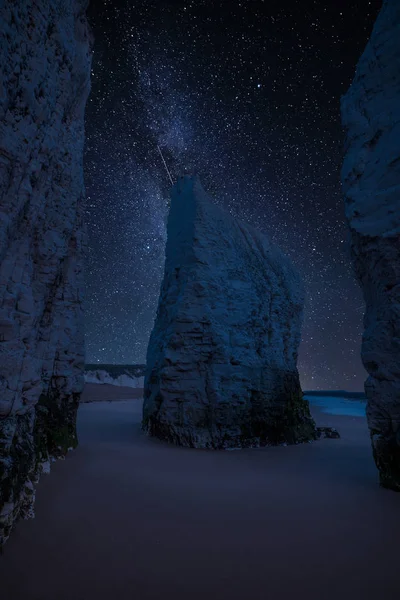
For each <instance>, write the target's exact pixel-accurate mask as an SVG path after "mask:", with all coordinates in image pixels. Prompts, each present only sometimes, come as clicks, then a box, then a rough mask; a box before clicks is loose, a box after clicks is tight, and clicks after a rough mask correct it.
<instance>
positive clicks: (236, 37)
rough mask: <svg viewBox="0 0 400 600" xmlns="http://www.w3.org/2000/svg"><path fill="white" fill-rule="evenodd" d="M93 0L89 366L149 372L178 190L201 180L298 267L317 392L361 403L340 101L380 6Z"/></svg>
mask: <svg viewBox="0 0 400 600" xmlns="http://www.w3.org/2000/svg"><path fill="white" fill-rule="evenodd" d="M362 4H363V3H361V2H356V1H355V0H346V1H342V2H339V1H338V2H328V1H326V2H324V1H319V0H318V1H315V2H314V1H312V0H309V1H308V0H305V1H303V0H302V1H301V2H300V1H297V2H294V1H290V2H289V1H287V0H280V1H279V2H262V1H260V2H258V1H251V2H250V1H249V2H244V1H242V2H234V1H232V2H221V1H220V2H217V1H214V0H212V1H211V0H209V1H205V0H203V1H201V0H196V1H195V2H194V1H188V2H168V1H166V2H161V1H148V2H129V1H128V0H120V1H117V0H109V1H106V0H103V1H102V2H100V1H99V2H94V1H92V4H91V8H90V11H89V16H90V19H91V22H92V26H93V29H94V34H95V37H96V40H97V41H96V46H95V53H94V62H93V73H92V77H93V78H92V94H91V97H90V100H89V103H88V109H87V118H86V130H87V149H86V159H85V170H86V188H87V195H88V200H87V226H88V241H89V248H88V257H87V269H86V270H87V300H86V315H87V316H86V339H87V362H102V363H143V362H144V361H145V355H146V348H147V342H148V338H149V335H150V331H151V328H152V325H153V320H154V316H155V310H156V306H157V300H158V292H159V286H160V281H161V278H162V274H163V261H164V245H165V237H166V233H165V224H166V218H167V213H168V192H169V186H170V184H169V180H168V175H167V173H166V171H165V168H164V166H163V163H162V161H161V157H160V154H159V153H158V150H157V146H158V145H159V146H160V147H161V148H162V151H163V154H164V156H165V159H166V162H167V164H168V167H169V169H170V171H171V174H172V178H173V179H174V178H176V176H177V175H178V174H179V173H183V172H195V173H198V174H199V175H200V176H201V179H202V182H203V185H204V187H205V189H207V190H208V192H209V193H210V194H211V195H212V196H213V197H214V198H215V201H216V202H218V203H220V204H221V205H223V206H224V207H225V208H226V209H227V210H229V211H230V212H231V213H232V214H233V215H235V216H236V217H239V218H240V219H243V220H244V221H246V222H248V223H250V224H252V225H253V226H255V227H257V228H258V229H260V230H262V231H264V232H265V233H266V234H267V235H268V236H269V237H270V238H271V239H272V240H273V241H274V242H276V243H277V244H279V245H280V246H281V248H282V249H283V250H284V251H285V252H286V253H287V254H288V255H289V256H290V257H291V258H292V260H293V261H294V262H295V264H296V265H297V267H298V268H299V270H300V272H301V274H302V277H303V279H304V282H305V285H306V289H307V302H306V307H305V316H304V327H303V341H302V345H301V348H300V357H299V371H300V376H301V380H302V384H303V387H304V388H305V389H332V388H336V389H337V388H342V389H343V388H346V389H349V390H354V389H361V387H362V383H363V380H364V379H365V372H364V370H363V368H362V365H361V361H360V358H359V353H360V343H361V331H362V315H363V309H364V307H363V301H362V297H361V293H360V291H359V289H358V286H357V284H356V282H355V280H354V276H353V273H352V269H351V264H350V259H349V248H348V235H347V230H346V226H345V223H344V209H343V201H342V197H341V190H340V166H341V161H342V144H343V134H342V129H341V125H340V96H341V95H342V94H343V93H344V92H345V91H346V89H347V88H348V86H349V84H350V82H351V79H352V77H353V75H354V70H355V65H356V62H357V60H358V57H359V55H360V53H361V52H362V50H363V48H364V46H365V43H366V41H367V39H368V37H369V34H370V31H371V28H372V25H373V22H374V20H375V17H376V14H377V12H378V10H379V8H380V2H378V1H374V2H367V1H366V2H365V3H364V5H363V6H361V5H362Z"/></svg>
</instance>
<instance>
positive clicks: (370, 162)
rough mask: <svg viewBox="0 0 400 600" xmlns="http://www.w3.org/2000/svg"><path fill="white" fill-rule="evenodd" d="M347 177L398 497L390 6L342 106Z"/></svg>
mask: <svg viewBox="0 0 400 600" xmlns="http://www.w3.org/2000/svg"><path fill="white" fill-rule="evenodd" d="M342 120H343V124H344V126H345V129H346V133H347V140H346V154H345V159H344V164H343V170H342V181H343V190H344V193H345V203H346V204H345V206H346V217H347V220H348V223H349V226H350V231H351V239H352V255H353V262H354V267H355V271H356V274H357V277H358V280H359V282H360V284H361V287H362V289H363V293H364V298H365V303H366V312H365V318H364V325H365V331H364V335H363V342H362V350H361V356H362V360H363V363H364V366H365V368H366V370H367V371H368V373H369V378H368V380H367V381H366V384H365V391H366V395H367V398H368V405H367V417H368V425H369V428H370V433H371V442H372V449H373V454H374V458H375V461H376V464H377V467H378V469H379V474H380V481H381V484H382V485H383V486H385V487H389V488H391V489H394V490H397V491H400V3H399V2H398V0H385V2H384V4H383V8H382V10H381V12H380V14H379V16H378V19H377V21H376V23H375V26H374V29H373V32H372V35H371V38H370V41H369V43H368V45H367V47H366V49H365V51H364V54H363V55H362V57H361V58H360V61H359V63H358V65H357V70H356V75H355V78H354V81H353V83H352V85H351V87H350V89H349V90H348V92H347V94H346V95H345V96H344V98H343V100H342Z"/></svg>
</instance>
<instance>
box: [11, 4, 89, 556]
mask: <svg viewBox="0 0 400 600" xmlns="http://www.w3.org/2000/svg"><path fill="white" fill-rule="evenodd" d="M85 8H86V2H85V0H37V1H35V2H29V1H28V0H20V1H18V2H14V1H12V0H3V2H1V3H0V36H1V43H0V68H1V77H0V390H1V392H0V545H1V543H3V542H4V541H5V540H6V539H7V537H8V535H9V533H10V530H11V528H12V526H13V523H14V521H15V520H16V519H17V518H18V517H20V516H22V517H27V516H29V515H31V514H32V507H33V501H34V484H35V482H36V481H37V479H38V477H39V475H40V473H41V471H43V469H44V470H48V464H49V459H50V458H53V457H59V456H63V455H64V454H65V453H66V452H67V450H68V449H69V448H71V447H74V446H75V445H76V443H77V439H76V431H75V419H76V411H77V406H78V401H79V395H80V392H81V390H82V387H83V368H84V339H83V327H82V292H83V280H82V276H83V275H82V251H83V245H84V228H83V194H84V186H83V169H82V155H83V143H84V130H83V119H84V108H85V103H86V99H87V96H88V92H89V86H90V64H91V50H90V34H89V30H88V25H87V22H86V19H85Z"/></svg>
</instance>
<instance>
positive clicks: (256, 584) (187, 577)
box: [0, 385, 400, 600]
mask: <svg viewBox="0 0 400 600" xmlns="http://www.w3.org/2000/svg"><path fill="white" fill-rule="evenodd" d="M107 388H113V386H107V387H106V386H96V385H93V386H90V387H89V388H87V389H86V391H85V394H86V395H87V399H90V398H91V397H93V400H97V401H96V402H93V403H88V404H82V405H81V407H80V409H79V418H78V424H79V437H80V446H79V447H78V449H77V450H75V451H73V452H71V453H70V454H69V455H68V457H67V458H66V460H65V461H59V462H57V463H54V465H53V467H52V473H51V475H50V476H43V477H42V479H41V482H40V484H39V486H38V490H37V501H36V518H35V519H33V520H30V521H21V522H19V523H18V525H17V527H16V529H15V531H14V532H13V534H12V536H11V538H10V540H9V541H8V543H7V544H6V546H5V548H4V552H3V555H2V556H1V557H0V582H1V584H0V589H1V598H2V600H3V599H4V600H19V599H21V600H22V599H23V600H110V599H112V600H133V599H134V600H156V599H157V600H158V599H161V598H162V599H169V598H173V599H174V600H200V599H208V598H210V599H211V598H212V599H214V598H215V599H216V600H225V599H226V600H239V599H240V600H248V599H252V600H269V599H271V600H275V599H276V600H286V599H290V600H293V599H295V598H307V599H309V600H310V599H315V600H330V599H335V600H337V599H338V598H340V599H341V600H347V599H348V600H350V599H352V600H358V599H360V600H361V599H362V600H368V599H374V600H377V599H379V600H391V599H393V600H394V599H396V600H397V598H398V597H399V593H400V592H399V579H398V572H399V548H398V540H399V539H400V494H396V493H393V492H390V491H387V490H383V489H381V488H380V487H379V486H378V483H377V471H376V469H375V466H374V463H373V460H372V456H371V451H370V445H369V439H368V431H367V426H366V420H365V418H364V417H360V416H336V415H329V414H325V413H323V412H321V409H319V408H318V407H316V406H314V407H313V413H314V416H315V418H316V420H317V424H318V425H327V426H334V427H337V428H338V429H339V431H340V433H341V436H342V437H341V439H339V440H330V439H324V440H321V441H319V442H316V443H312V444H305V445H301V446H288V447H275V448H264V449H256V450H241V451H231V452H224V451H220V452H213V451H201V450H190V449H184V448H176V447H173V446H168V445H166V444H163V443H161V442H159V441H157V440H154V439H149V438H147V437H146V436H144V435H143V434H142V432H141V430H140V418H141V400H140V399H138V398H136V399H129V398H134V394H137V390H135V389H132V388H124V389H123V388H117V387H114V388H113V389H111V390H110V389H107ZM129 394H131V395H130V396H129ZM118 398H119V399H120V401H114V402H104V400H105V399H108V400H112V399H114V400H118ZM100 400H103V401H100Z"/></svg>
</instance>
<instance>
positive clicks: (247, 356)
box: [143, 176, 315, 448]
mask: <svg viewBox="0 0 400 600" xmlns="http://www.w3.org/2000/svg"><path fill="white" fill-rule="evenodd" d="M302 311H303V286H302V284H301V281H300V278H299V276H298V274H297V272H296V271H295V269H294V268H293V266H292V265H291V263H290V262H289V260H288V259H287V258H286V257H285V256H284V255H283V253H282V252H281V251H280V250H279V249H278V248H277V247H275V246H273V245H272V244H271V243H270V242H269V240H268V239H267V238H266V237H265V236H263V235H262V234H260V233H259V232H257V231H255V230H254V229H252V228H251V227H249V226H247V225H245V224H244V223H241V222H240V221H237V220H235V219H234V218H233V217H232V216H231V215H230V214H229V213H227V212H226V211H224V210H223V209H221V208H220V207H218V206H217V205H216V204H215V203H213V202H212V201H211V199H210V198H208V197H207V195H206V194H205V192H204V190H203V189H202V187H201V184H200V181H199V180H198V179H197V178H196V177H189V176H185V177H183V178H180V180H179V181H178V183H177V184H176V185H175V186H174V188H173V191H172V200H171V209H170V214H169V219H168V241H167V247H166V261H165V274H164V280H163V283H162V287H161V292H160V299H159V305H158V311H157V317H156V322H155V326H154V329H153V332H152V334H151V338H150V343H149V348H148V353H147V372H146V377H145V389H144V408H143V427H144V429H145V430H146V431H147V432H149V433H150V434H151V435H155V436H157V437H159V438H162V439H165V440H168V441H171V442H173V443H176V444H181V445H185V446H193V447H199V448H232V447H246V446H258V445H265V444H278V443H285V442H286V443H296V442H301V441H306V440H309V439H313V438H314V436H315V427H314V423H313V421H312V419H311V417H310V413H309V409H308V403H307V402H306V401H305V400H303V398H302V392H301V389H300V383H299V376H298V372H297V368H296V361H297V350H298V346H299V342H300V327H301V322H302Z"/></svg>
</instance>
